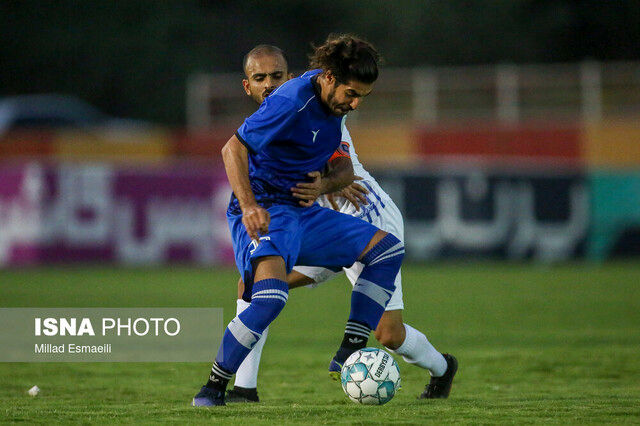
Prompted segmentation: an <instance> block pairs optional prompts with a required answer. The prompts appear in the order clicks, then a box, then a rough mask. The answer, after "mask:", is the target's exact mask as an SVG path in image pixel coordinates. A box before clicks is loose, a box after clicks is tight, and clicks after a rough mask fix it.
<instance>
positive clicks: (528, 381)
mask: <svg viewBox="0 0 640 426" xmlns="http://www.w3.org/2000/svg"><path fill="white" fill-rule="evenodd" d="M403 276H404V300H405V313H404V316H405V321H406V322H407V323H409V324H411V325H413V326H414V327H416V328H418V329H419V330H422V331H424V332H426V334H427V335H428V337H429V339H430V340H431V341H432V343H433V344H434V345H435V346H436V347H437V348H438V349H440V350H442V351H451V352H452V353H453V354H455V355H456V356H457V357H458V360H459V362H460V370H459V372H458V376H457V378H456V380H455V382H454V387H453V391H452V394H451V397H450V398H449V399H448V400H433V401H421V400H417V399H416V396H417V395H418V393H419V392H420V391H421V390H422V389H423V387H424V385H425V383H426V382H427V375H426V373H425V372H424V371H422V370H419V369H418V368H415V367H413V366H410V365H408V364H407V363H405V362H404V361H402V360H401V359H399V358H396V359H397V360H398V363H399V365H400V369H401V374H402V380H403V389H402V390H401V391H400V392H399V393H398V394H397V395H396V397H395V398H394V399H393V400H392V401H391V402H390V403H388V404H387V405H384V406H381V407H377V406H376V407H372V406H358V405H356V404H353V403H352V402H350V401H348V400H347V399H346V397H345V395H344V394H343V392H342V389H341V388H340V385H339V384H338V383H335V382H331V381H330V380H329V378H328V375H327V366H328V363H329V360H330V358H331V356H332V355H333V353H334V351H335V349H336V347H337V345H338V344H339V342H340V340H341V335H342V332H343V327H344V323H345V320H346V317H347V311H348V299H349V291H350V287H349V285H348V283H347V281H346V279H345V278H344V277H341V278H338V279H336V280H334V281H333V282H331V283H328V284H325V285H323V286H321V287H319V288H317V289H306V288H303V289H297V290H294V291H292V293H291V295H290V297H289V302H288V304H287V307H286V308H285V310H284V311H283V313H282V314H281V315H280V317H279V318H278V319H277V320H276V321H275V322H274V323H273V324H272V326H271V329H270V333H269V340H268V342H267V345H266V346H265V350H264V354H263V363H262V370H261V374H260V376H259V392H260V397H261V399H262V403H260V404H259V405H255V404H251V405H229V406H227V407H218V408H214V409H195V408H192V407H190V406H189V404H190V401H191V398H192V397H193V395H194V394H195V393H196V392H197V391H198V389H199V388H200V386H201V385H202V384H203V382H204V380H205V378H206V377H207V374H208V372H209V369H210V365H209V364H204V363H203V364H200V363H172V364H167V363H160V364H154V363H139V364H136V363H92V364H83V363H51V364H42V363H32V364H28V363H0V421H9V422H30V423H32V422H36V423H51V422H83V423H104V422H112V421H113V422H125V423H131V422H136V423H137V422H147V423H151V422H159V423H211V422H215V423H228V424H244V425H247V424H273V423H280V424H290V423H301V424H312V423H357V424H366V423H401V424H407V423H427V422H433V423H501V422H506V423H516V424H520V423H539V422H550V423H562V424H564V423H585V422H588V423H591V422H602V423H618V422H640V263H638V262H616V263H608V264H605V265H602V266H597V265H589V264H583V263H570V264H565V265H561V266H544V267H543V266H534V265H524V264H494V263H478V264H475V263H473V264H456V263H445V264H432V265H426V266H415V265H408V266H406V267H405V268H404V270H403ZM236 279H237V278H236V274H235V272H234V271H233V270H218V269H198V268H188V267H178V268H171V269H168V268H161V269H160V268H159V269H118V268H108V267H86V268H75V267H74V268H71V267H69V268H38V269H28V270H5V271H0V306H2V307H20V306H22V307H24V306H41V307H70V306H77V307H91V306H104V307H163V306H179V307H190V306H194V307H195V306H212V307H223V308H224V311H225V320H229V319H231V317H232V316H233V314H234V312H235V296H236V289H235V283H236ZM375 344H376V342H375V340H374V339H373V337H372V338H371V340H370V345H375ZM0 350H1V349H0ZM213 355H214V354H212V358H213ZM33 385H38V386H39V387H40V388H41V393H40V395H39V396H37V397H35V398H34V397H30V396H28V395H27V390H28V389H29V388H30V387H31V386H33Z"/></svg>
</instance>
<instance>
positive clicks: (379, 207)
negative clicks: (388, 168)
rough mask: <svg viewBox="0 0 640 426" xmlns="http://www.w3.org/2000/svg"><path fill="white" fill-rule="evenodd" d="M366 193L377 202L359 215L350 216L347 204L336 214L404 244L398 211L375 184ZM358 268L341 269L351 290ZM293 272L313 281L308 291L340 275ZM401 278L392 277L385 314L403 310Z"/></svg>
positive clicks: (314, 269) (300, 268) (322, 202)
mask: <svg viewBox="0 0 640 426" xmlns="http://www.w3.org/2000/svg"><path fill="white" fill-rule="evenodd" d="M369 183H370V182H369ZM369 189H370V190H373V191H375V193H376V194H377V195H379V200H378V199H376V202H375V203H371V204H370V205H367V206H364V208H363V209H361V211H360V212H353V206H351V204H350V203H347V204H342V208H341V209H340V211H341V212H342V213H346V214H351V215H352V216H356V217H360V218H361V219H363V220H366V221H367V222H369V223H371V224H372V225H374V226H376V227H378V228H380V229H382V230H383V231H386V232H389V233H390V234H393V235H395V236H396V237H397V238H398V239H399V240H400V241H402V242H403V243H404V223H403V221H402V214H401V213H400V210H399V209H398V207H397V206H396V205H395V203H394V202H393V200H391V198H390V197H389V196H388V195H387V194H386V193H385V192H384V191H382V189H380V186H378V185H377V183H376V185H375V186H374V185H371V187H370V188H369ZM370 198H374V197H370ZM376 198H377V197H376ZM319 203H320V205H322V206H323V207H327V205H328V204H327V205H326V202H325V200H322V199H320V200H319ZM383 206H384V207H383ZM329 208H330V207H329ZM353 213H355V214H353ZM362 268H364V265H363V264H362V263H360V262H356V263H354V264H353V266H351V267H350V268H343V271H344V272H345V274H346V275H347V278H348V279H349V281H350V282H351V285H352V286H353V285H355V283H356V280H357V279H358V277H359V276H360V272H362ZM293 269H294V270H295V271H297V272H300V273H301V274H303V275H306V276H307V277H309V278H311V279H313V280H314V281H315V284H311V285H310V287H317V286H318V284H321V283H323V282H326V281H328V280H330V279H331V278H333V277H334V276H335V275H337V274H339V273H340V272H334V271H331V270H329V269H326V268H321V267H317V266H296V267H294V268H293ZM401 275H402V273H401V272H398V275H397V276H396V279H395V285H396V289H395V291H394V292H393V294H392V295H391V299H390V300H389V303H388V304H387V307H386V308H385V310H387V311H396V310H401V309H404V303H403V302H402V277H401Z"/></svg>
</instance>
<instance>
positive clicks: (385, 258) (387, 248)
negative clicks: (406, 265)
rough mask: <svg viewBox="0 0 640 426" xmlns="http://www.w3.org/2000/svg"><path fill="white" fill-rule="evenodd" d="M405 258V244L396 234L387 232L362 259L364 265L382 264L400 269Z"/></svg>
mask: <svg viewBox="0 0 640 426" xmlns="http://www.w3.org/2000/svg"><path fill="white" fill-rule="evenodd" d="M403 258H404V244H403V243H402V241H400V240H399V239H398V238H397V237H396V236H395V235H393V234H387V235H385V236H384V238H382V239H381V240H380V241H378V243H377V244H376V245H374V246H373V247H372V248H371V250H369V251H368V252H367V253H366V254H365V255H364V256H363V257H362V259H361V260H360V261H361V262H362V263H363V264H364V265H367V266H368V265H375V264H381V265H385V266H386V267H389V268H395V269H397V270H400V265H401V264H402V259H403Z"/></svg>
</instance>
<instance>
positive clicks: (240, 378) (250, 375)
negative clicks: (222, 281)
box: [226, 278, 269, 403]
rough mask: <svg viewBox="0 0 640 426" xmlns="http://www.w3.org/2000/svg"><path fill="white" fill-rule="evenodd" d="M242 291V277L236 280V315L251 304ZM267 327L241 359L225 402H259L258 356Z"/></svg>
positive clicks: (260, 352) (265, 339) (265, 338)
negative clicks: (244, 297) (243, 296)
mask: <svg viewBox="0 0 640 426" xmlns="http://www.w3.org/2000/svg"><path fill="white" fill-rule="evenodd" d="M243 293H244V282H243V281H242V278H240V279H239V280H238V300H237V301H236V316H237V315H240V314H241V313H242V312H244V310H245V309H247V308H248V307H249V305H251V303H250V302H247V301H246V300H244V299H243V298H242V295H243ZM268 334H269V327H267V328H265V329H264V331H263V332H262V336H260V339H258V341H257V342H256V344H255V345H254V346H253V348H252V349H251V351H250V352H249V354H248V355H247V357H246V358H245V359H244V361H242V364H240V367H238V371H236V377H235V382H234V384H233V389H230V390H228V391H227V397H226V402H231V403H233V402H260V398H259V397H258V370H259V369H260V358H261V357H262V348H263V347H264V344H265V342H266V341H267V335H268Z"/></svg>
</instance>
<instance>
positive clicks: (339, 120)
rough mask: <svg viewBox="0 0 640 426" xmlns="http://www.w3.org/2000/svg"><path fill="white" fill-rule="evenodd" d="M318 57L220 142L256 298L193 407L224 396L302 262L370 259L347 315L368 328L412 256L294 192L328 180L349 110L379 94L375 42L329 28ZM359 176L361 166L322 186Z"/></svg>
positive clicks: (328, 264)
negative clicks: (299, 185)
mask: <svg viewBox="0 0 640 426" xmlns="http://www.w3.org/2000/svg"><path fill="white" fill-rule="evenodd" d="M313 62H314V63H316V64H318V65H319V69H315V70H312V71H308V72H306V73H305V74H303V75H302V76H300V77H298V78H294V79H292V80H289V81H288V82H286V83H285V84H283V85H282V86H280V87H279V88H278V89H276V90H275V91H274V92H273V93H271V94H270V95H269V96H268V97H267V98H266V99H265V101H264V102H263V103H262V105H261V106H260V108H259V109H258V111H256V112H255V113H254V114H253V115H251V116H250V117H248V118H247V119H246V120H245V122H244V123H243V124H242V126H240V128H239V129H238V131H237V132H236V134H235V135H234V136H232V137H231V139H229V141H228V142H227V144H226V145H225V146H224V148H223V149H222V156H223V161H224V164H225V169H226V172H227V177H228V179H229V183H230V185H231V188H232V190H233V195H232V198H231V201H230V203H229V208H228V210H227V217H228V221H229V227H230V229H231V235H232V239H233V247H234V253H235V259H236V265H237V267H238V270H239V271H240V274H241V276H242V279H243V281H244V284H245V294H244V298H246V299H249V300H251V302H250V303H251V304H250V306H249V307H248V308H247V309H245V310H244V311H243V312H242V313H241V314H239V315H237V316H236V317H235V318H234V319H233V320H232V321H231V322H230V323H229V325H228V326H227V328H226V330H225V333H224V336H223V339H222V343H221V345H220V348H219V349H218V354H217V356H216V360H215V362H214V363H213V366H212V369H211V374H210V376H209V380H208V381H207V383H206V384H205V385H204V386H203V387H202V388H201V389H200V392H198V394H197V395H196V396H195V397H194V398H193V405H194V406H217V405H224V404H225V402H224V396H225V390H226V387H227V384H228V382H229V380H230V379H231V376H232V375H233V374H234V373H235V372H236V371H237V369H238V367H239V366H240V364H241V363H242V361H243V360H244V358H245V357H246V356H247V354H248V353H249V351H250V350H251V348H252V347H253V345H254V344H255V343H256V342H257V340H258V339H259V338H260V336H261V333H262V332H263V331H264V330H265V328H266V327H267V326H268V325H269V324H270V323H271V322H272V321H273V320H274V319H275V318H276V317H277V316H278V314H279V313H280V311H281V310H282V309H283V308H284V306H285V304H286V302H287V298H288V290H289V287H288V285H287V281H286V280H287V273H289V272H291V270H292V269H293V266H294V265H295V264H296V263H299V264H303V265H309V266H322V267H325V268H329V269H333V270H340V269H341V268H342V267H349V266H351V265H353V264H354V263H355V262H356V261H359V262H360V263H362V264H363V265H364V267H363V270H362V272H361V274H360V276H359V278H358V280H357V282H356V284H355V286H354V288H353V292H352V295H351V313H350V317H349V322H352V323H354V324H358V325H359V326H360V327H362V329H367V330H369V331H371V330H372V329H375V328H376V326H377V325H378V322H379V321H380V318H381V316H382V314H383V312H384V309H385V307H386V305H387V303H388V302H389V299H390V297H391V294H392V293H393V291H394V289H395V284H394V280H395V277H396V275H397V274H398V272H399V270H400V266H401V263H402V258H403V256H404V245H403V244H402V242H401V241H400V240H399V239H398V238H396V237H395V236H393V235H392V234H389V233H387V232H384V231H382V230H380V229H378V228H376V227H375V226H373V225H372V224H370V223H368V222H365V221H363V220H360V219H358V218H355V217H353V216H349V215H345V214H342V213H339V212H336V211H333V210H330V209H326V208H323V207H320V206H319V205H318V204H317V203H314V204H311V203H309V202H307V201H301V200H300V199H299V198H296V197H294V196H293V195H292V194H293V190H292V188H295V187H296V184H297V183H299V182H303V181H305V180H307V181H316V180H318V179H321V176H320V172H319V171H320V170H322V169H323V168H324V166H325V164H326V163H327V161H328V160H329V159H330V158H331V156H332V155H333V153H334V152H335V151H336V150H337V149H338V147H339V146H340V142H341V135H342V127H343V120H344V116H345V115H346V114H347V113H348V112H349V111H352V110H355V109H356V108H357V107H358V106H359V104H360V102H361V101H362V98H363V97H365V96H367V95H368V94H369V93H371V90H372V89H373V84H374V82H375V81H376V79H377V77H378V53H377V52H376V50H375V49H374V48H373V46H371V45H370V44H369V43H367V42H364V41H362V40H360V39H358V38H356V37H353V36H349V35H343V36H330V37H329V39H328V40H327V41H326V42H325V43H324V44H323V45H321V46H319V47H317V48H316V49H315V52H314V60H313ZM352 181H353V170H351V176H350V178H349V179H346V180H345V181H344V182H342V183H340V184H339V183H335V181H334V186H333V187H331V186H330V185H329V186H328V187H325V188H323V192H325V193H331V192H335V191H337V190H339V189H341V188H342V187H344V186H346V185H348V184H349V183H351V182H352ZM310 201H312V200H310ZM309 204H311V205H309Z"/></svg>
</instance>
